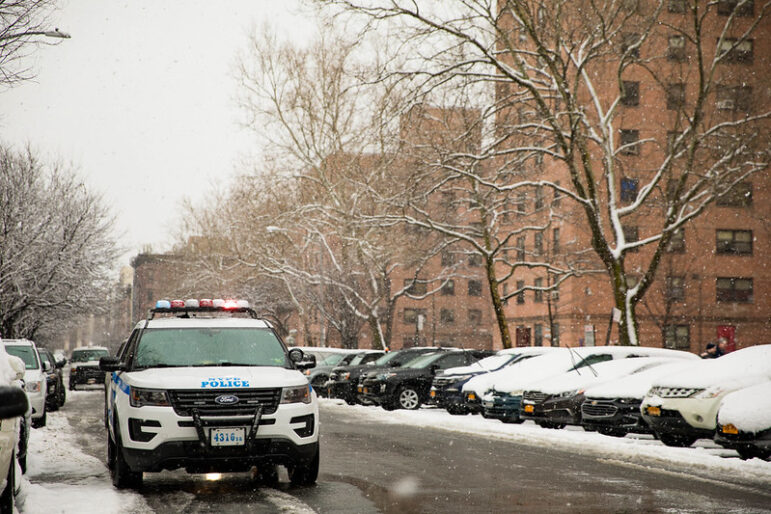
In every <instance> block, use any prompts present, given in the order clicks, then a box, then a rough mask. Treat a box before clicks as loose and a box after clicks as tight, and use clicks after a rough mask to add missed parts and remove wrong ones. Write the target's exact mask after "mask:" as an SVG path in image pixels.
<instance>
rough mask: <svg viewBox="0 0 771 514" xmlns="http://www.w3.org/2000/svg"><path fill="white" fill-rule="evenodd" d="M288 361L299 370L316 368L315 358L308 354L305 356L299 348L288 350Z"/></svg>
mask: <svg viewBox="0 0 771 514" xmlns="http://www.w3.org/2000/svg"><path fill="white" fill-rule="evenodd" d="M289 360H290V361H292V362H293V363H294V365H295V367H296V368H297V369H299V370H303V369H310V368H315V367H316V357H315V356H314V355H310V354H308V355H306V354H305V353H303V351H302V350H300V349H299V348H293V349H292V350H289Z"/></svg>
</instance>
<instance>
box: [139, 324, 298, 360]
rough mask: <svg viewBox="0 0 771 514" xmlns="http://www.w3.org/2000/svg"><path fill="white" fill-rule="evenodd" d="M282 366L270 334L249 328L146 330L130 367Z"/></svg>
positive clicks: (280, 349)
mask: <svg viewBox="0 0 771 514" xmlns="http://www.w3.org/2000/svg"><path fill="white" fill-rule="evenodd" d="M286 365H287V361H286V355H285V353H284V348H283V346H282V345H281V342H280V341H279V340H278V339H277V338H276V336H275V335H274V334H273V332H271V331H270V330H268V329H265V328H251V327H239V328H158V329H146V330H145V331H144V332H143V333H142V339H140V341H139V343H138V345H137V349H136V352H135V356H134V368H155V367H186V366H286Z"/></svg>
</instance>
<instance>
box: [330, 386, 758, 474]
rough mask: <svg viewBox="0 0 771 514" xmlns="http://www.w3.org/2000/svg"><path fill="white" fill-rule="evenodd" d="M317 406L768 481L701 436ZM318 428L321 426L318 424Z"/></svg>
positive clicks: (337, 403)
mask: <svg viewBox="0 0 771 514" xmlns="http://www.w3.org/2000/svg"><path fill="white" fill-rule="evenodd" d="M321 408H322V409H324V410H328V411H337V412H338V413H339V414H343V415H345V414H347V415H351V416H355V417H356V418H360V419H362V420H366V421H367V422H368V423H382V424H398V425H412V426H415V427H426V428H429V427H430V428H435V429H440V430H447V431H452V432H460V433H464V434H472V435H478V436H481V437H487V438H491V439H500V440H506V441H513V442H517V443H522V444H527V445H531V446H546V447H550V448H555V449H563V450H567V451H571V452H574V453H581V454H589V455H596V456H597V457H599V458H603V459H607V460H608V461H618V462H619V463H624V464H631V465H639V466H644V467H647V468H651V469H653V470H657V469H658V470H666V471H676V472H683V471H686V472H687V471H689V470H692V471H693V474H694V475H698V476H703V477H712V478H714V477H721V480H723V481H725V482H732V481H737V482H744V483H753V484H758V485H768V486H771V462H766V461H763V460H760V459H750V460H746V461H745V460H741V459H740V458H739V457H738V454H737V453H736V452H735V451H733V450H727V449H724V448H722V447H721V446H718V445H717V444H715V443H713V442H712V441H710V440H707V439H700V440H699V441H697V442H696V444H695V445H694V446H693V447H692V448H672V447H669V446H664V445H663V444H662V443H660V442H659V441H656V440H655V439H653V437H651V436H647V435H634V434H629V435H627V436H626V437H623V438H617V437H610V436H604V435H600V434H597V433H594V432H585V431H584V430H583V429H582V428H580V427H568V428H566V429H562V430H550V429H544V428H541V427H539V426H538V425H535V424H534V423H532V422H525V423H523V424H521V425H511V424H504V423H501V422H500V421H498V420H495V419H485V418H483V417H482V416H453V415H451V414H449V413H448V412H447V411H445V410H440V409H432V408H423V409H419V410H415V411H406V410H396V411H390V412H389V411H385V410H383V409H381V408H380V407H366V406H362V405H354V406H351V405H348V404H346V403H345V402H344V401H342V400H332V399H321ZM321 430H322V432H323V430H324V428H323V426H322V428H321Z"/></svg>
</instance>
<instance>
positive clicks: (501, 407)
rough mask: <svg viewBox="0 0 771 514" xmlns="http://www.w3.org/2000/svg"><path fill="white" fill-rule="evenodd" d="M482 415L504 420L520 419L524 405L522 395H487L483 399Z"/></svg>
mask: <svg viewBox="0 0 771 514" xmlns="http://www.w3.org/2000/svg"><path fill="white" fill-rule="evenodd" d="M481 403H482V415H483V416H484V417H486V418H493V419H500V420H502V421H518V420H519V419H520V413H521V411H520V409H521V406H522V396H509V395H506V396H499V395H495V396H493V397H485V398H484V399H483V400H482V402H481Z"/></svg>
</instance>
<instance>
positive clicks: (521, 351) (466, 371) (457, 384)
mask: <svg viewBox="0 0 771 514" xmlns="http://www.w3.org/2000/svg"><path fill="white" fill-rule="evenodd" d="M551 350H554V348H552V347H551V346H527V347H522V348H506V349H504V350H500V351H498V352H497V353H496V354H495V355H491V356H489V357H485V358H484V359H481V360H478V361H476V362H473V363H471V364H469V365H468V366H460V367H457V368H450V369H446V370H444V371H440V372H439V373H437V374H436V376H435V377H434V381H433V382H432V383H431V392H430V400H429V403H433V404H435V405H437V406H438V407H440V408H443V409H446V410H447V412H449V413H450V414H468V413H470V412H472V409H471V407H470V406H469V405H468V404H467V403H466V402H464V401H463V392H462V388H463V385H464V384H465V383H466V382H468V381H469V380H471V379H472V378H473V377H475V376H478V375H482V374H485V373H493V372H495V371H498V370H499V369H502V368H505V367H506V366H511V365H512V364H514V363H516V362H521V361H522V360H524V359H529V358H530V357H536V356H538V355H543V354H545V353H548V352H550V351H551ZM473 412H479V410H476V409H475V410H474V411H473Z"/></svg>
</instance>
